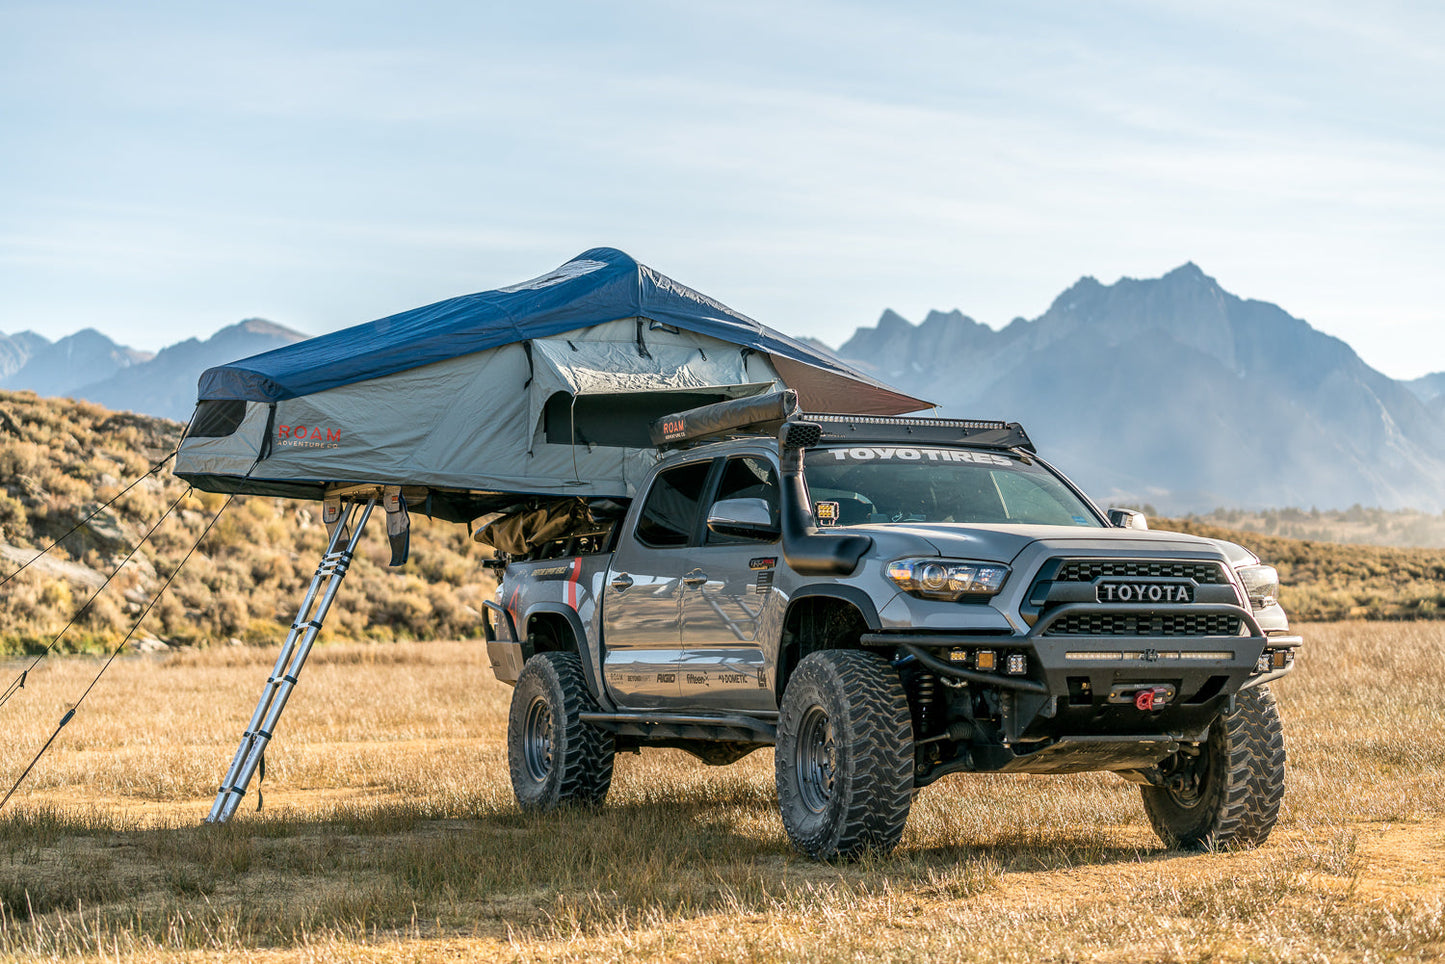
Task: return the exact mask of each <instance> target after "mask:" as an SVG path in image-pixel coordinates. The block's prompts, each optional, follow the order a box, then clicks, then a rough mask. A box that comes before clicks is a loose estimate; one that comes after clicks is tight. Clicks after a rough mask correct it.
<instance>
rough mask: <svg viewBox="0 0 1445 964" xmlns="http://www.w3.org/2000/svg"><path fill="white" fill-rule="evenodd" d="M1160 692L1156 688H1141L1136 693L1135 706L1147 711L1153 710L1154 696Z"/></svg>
mask: <svg viewBox="0 0 1445 964" xmlns="http://www.w3.org/2000/svg"><path fill="white" fill-rule="evenodd" d="M1158 692H1159V691H1158V690H1155V689H1147V690H1140V691H1139V692H1137V693H1135V694H1134V706H1135V707H1136V708H1137V709H1140V710H1144V711H1145V712H1148V711H1149V710H1152V709H1153V708H1154V698H1155V695H1156V694H1158ZM1161 705H1162V704H1161Z"/></svg>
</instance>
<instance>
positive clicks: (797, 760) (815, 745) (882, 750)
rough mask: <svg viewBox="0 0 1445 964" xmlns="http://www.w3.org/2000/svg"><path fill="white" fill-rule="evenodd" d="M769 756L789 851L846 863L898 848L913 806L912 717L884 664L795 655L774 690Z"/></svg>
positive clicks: (863, 655) (856, 656)
mask: <svg viewBox="0 0 1445 964" xmlns="http://www.w3.org/2000/svg"><path fill="white" fill-rule="evenodd" d="M775 759H776V776H777V783H778V806H779V809H780V810H781V811H782V817H783V826H784V828H786V829H787V831H788V838H789V839H790V840H791V841H792V843H793V846H794V847H796V848H797V849H798V850H800V851H802V852H803V853H805V854H807V855H808V856H809V857H813V858H814V859H816V860H831V859H833V858H842V859H844V860H851V859H854V858H857V857H859V856H862V855H863V854H865V853H870V852H871V853H878V854H886V853H889V852H890V851H892V850H893V848H894V847H896V846H898V841H899V840H900V839H901V838H902V836H903V827H904V825H905V824H906V823H907V822H908V810H909V807H910V806H911V805H912V803H913V718H912V715H911V713H910V712H909V709H908V697H907V696H906V695H905V694H904V692H903V684H902V683H901V682H899V679H898V673H897V671H896V670H895V669H894V668H893V667H892V666H890V665H889V664H888V663H887V661H885V660H884V659H882V658H881V657H878V656H875V655H874V654H872V653H867V652H863V651H861V650H824V651H822V652H817V653H812V654H811V655H809V656H807V657H806V658H804V659H803V661H802V662H800V663H799V664H798V668H797V670H796V671H794V673H793V675H792V678H791V679H790V680H789V681H788V687H787V690H786V691H785V692H784V693H783V702H782V712H781V713H780V714H779V719H778V744H777V751H776V757H775Z"/></svg>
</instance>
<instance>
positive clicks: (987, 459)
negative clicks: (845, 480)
mask: <svg viewBox="0 0 1445 964" xmlns="http://www.w3.org/2000/svg"><path fill="white" fill-rule="evenodd" d="M828 451H830V452H831V453H833V458H834V459H835V460H837V461H839V462H973V463H975V464H978V465H1002V466H1007V467H1012V466H1013V464H1014V463H1013V460H1012V459H1010V458H1008V457H1007V456H1003V455H993V454H991V453H988V452H971V451H967V450H964V449H909V448H891V447H881V448H875V447H868V448H848V449H829V450H828ZM819 521H822V520H819Z"/></svg>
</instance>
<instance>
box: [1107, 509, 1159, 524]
mask: <svg viewBox="0 0 1445 964" xmlns="http://www.w3.org/2000/svg"><path fill="white" fill-rule="evenodd" d="M1107 515H1108V516H1109V525H1111V526H1114V527H1115V528H1118V529H1147V528H1149V519H1148V517H1147V516H1145V515H1144V513H1142V512H1135V511H1134V510H1133V509H1110V510H1109V511H1108V513H1107Z"/></svg>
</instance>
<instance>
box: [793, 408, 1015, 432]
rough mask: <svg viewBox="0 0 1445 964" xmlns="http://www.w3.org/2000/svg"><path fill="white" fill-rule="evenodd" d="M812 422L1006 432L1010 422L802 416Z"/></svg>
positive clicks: (865, 416)
mask: <svg viewBox="0 0 1445 964" xmlns="http://www.w3.org/2000/svg"><path fill="white" fill-rule="evenodd" d="M800 417H801V418H804V419H806V420H807V421H810V422H821V423H823V424H825V425H826V424H832V423H842V424H845V425H897V426H917V427H919V428H959V429H964V430H965V431H968V430H972V431H982V430H987V429H994V430H997V431H1004V430H1006V429H1007V428H1008V426H1009V423H1008V422H987V421H979V420H976V419H964V418H903V417H902V416H897V417H894V416H884V415H828V414H824V413H821V412H805V413H804V414H803V415H801V416H800Z"/></svg>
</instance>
